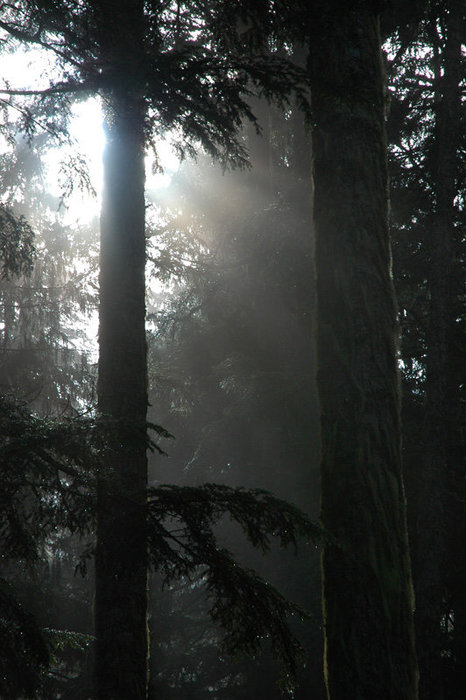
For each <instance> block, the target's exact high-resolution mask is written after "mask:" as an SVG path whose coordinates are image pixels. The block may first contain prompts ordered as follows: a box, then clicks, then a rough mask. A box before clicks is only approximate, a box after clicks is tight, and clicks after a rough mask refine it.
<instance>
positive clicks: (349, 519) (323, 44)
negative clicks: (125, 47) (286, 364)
mask: <svg viewBox="0 0 466 700" xmlns="http://www.w3.org/2000/svg"><path fill="white" fill-rule="evenodd" d="M378 25H379V22H378V16H377V12H376V9H374V3H371V2H362V1H361V2H354V1H353V2H350V3H346V4H344V6H342V4H341V3H338V2H325V3H316V4H315V9H314V16H313V17H312V19H311V33H312V37H311V56H310V69H311V78H312V107H313V120H314V131H313V158H314V178H315V199H314V220H315V227H316V271H317V296H318V305H317V309H318V311H317V316H318V319H317V323H318V327H317V352H318V375H317V380H318V390H319V399H320V407H321V431H322V460H321V478H322V507H321V514H322V521H323V524H324V525H325V527H326V528H327V529H328V530H329V531H330V532H331V533H332V534H333V535H334V537H335V538H336V540H337V543H336V544H329V545H327V546H326V547H325V549H324V552H323V559H322V567H323V611H324V629H325V674H326V684H327V693H328V697H329V698H331V699H332V700H348V698H352V699H353V700H374V699H375V698H380V697H383V698H384V700H404V699H406V700H408V699H409V700H413V699H414V698H416V697H417V665H416V657H415V650H414V630H413V619H412V618H413V606H414V603H413V595H412V584H411V573H410V558H409V549H408V539H407V530H406V516H405V497H404V489H403V481H402V472H401V451H400V390H399V380H398V372H397V347H396V339H397V323H396V305H395V299H394V291H393V284H392V279H391V272H390V246H389V235H388V196H387V169H386V143H385V133H384V102H385V99H384V75H383V66H382V61H381V52H380V36H379V26H378Z"/></svg>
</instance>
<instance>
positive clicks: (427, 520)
mask: <svg viewBox="0 0 466 700" xmlns="http://www.w3.org/2000/svg"><path fill="white" fill-rule="evenodd" d="M463 11H464V10H463V6H462V4H461V6H460V3H457V2H455V3H452V4H451V5H450V6H449V7H448V9H446V8H445V10H444V15H445V16H444V18H443V20H444V21H443V22H442V24H443V26H444V27H445V28H446V32H447V36H446V40H442V39H441V38H440V37H439V33H438V27H437V24H438V20H439V18H438V17H437V15H435V17H433V18H432V20H431V35H432V48H433V51H434V57H435V56H436V58H437V60H436V61H434V65H435V95H434V104H435V132H434V133H435V142H434V153H433V155H434V173H433V175H434V188H435V203H434V207H435V209H434V216H433V220H432V228H431V230H430V232H429V240H428V245H429V248H430V250H429V258H430V269H429V281H428V286H429V292H430V318H429V328H428V332H427V336H426V345H427V354H426V397H425V424H424V441H423V442H424V449H423V469H422V475H421V485H420V495H419V500H418V508H417V513H416V515H417V518H416V522H417V528H418V532H417V556H416V561H415V564H416V565H415V573H416V577H415V580H416V618H415V620H416V634H417V648H418V655H419V669H420V674H421V675H420V697H421V699H422V700H442V698H443V697H444V688H443V681H442V659H441V652H442V648H443V646H444V640H443V639H442V631H441V619H442V616H443V615H445V612H446V607H447V606H448V603H447V602H446V600H445V594H446V579H445V566H446V558H445V554H446V549H445V548H446V542H445V534H446V533H445V520H446V513H445V509H446V497H447V488H449V487H448V485H447V442H448V436H447V432H448V423H449V421H448V414H449V400H448V396H447V375H448V359H447V358H448V353H447V345H448V332H449V327H451V326H452V325H453V324H454V318H453V319H452V318H451V315H452V311H453V313H454V306H453V304H452V289H451V283H450V279H451V272H452V268H453V254H454V243H453V240H454V215H455V209H454V199H455V196H456V193H457V172H458V165H457V162H458V161H457V150H458V139H459V133H460V104H461V96H460V87H459V86H460V81H461V78H462V75H461V33H460V25H459V23H460V16H461V15H462V13H463ZM441 45H442V46H441ZM463 690H464V689H463Z"/></svg>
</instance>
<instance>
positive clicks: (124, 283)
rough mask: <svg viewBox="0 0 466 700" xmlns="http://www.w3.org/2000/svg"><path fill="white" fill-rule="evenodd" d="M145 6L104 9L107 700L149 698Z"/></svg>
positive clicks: (102, 516) (99, 659)
mask: <svg viewBox="0 0 466 700" xmlns="http://www.w3.org/2000/svg"><path fill="white" fill-rule="evenodd" d="M142 8H143V3H142V2H140V1H139V0H131V1H130V2H123V1H121V2H118V3H108V2H105V0H102V2H99V3H96V17H97V23H98V26H99V27H100V28H101V37H100V42H101V51H102V56H103V58H104V59H105V58H107V59H108V61H109V64H110V65H111V67H112V69H113V70H114V71H115V76H116V80H115V86H114V88H113V89H109V90H108V91H107V92H106V94H104V96H103V102H104V112H105V120H104V126H105V132H106V146H105V151H104V188H103V195H102V197H103V200H102V216H101V251H100V269H101V272H100V327H99V353H100V354H99V378H98V407H99V414H100V416H101V417H102V418H103V419H109V421H110V444H109V447H108V449H107V451H106V454H105V468H106V471H105V473H104V474H103V475H102V477H101V478H100V481H99V485H98V504H97V550H96V562H95V567H96V599H95V626H96V637H97V644H96V663H95V685H96V690H95V692H96V697H97V698H98V700H103V699H105V700H109V699H110V698H111V699H112V700H142V699H144V698H146V696H147V668H148V664H147V657H148V637H147V585H148V584H147V569H148V555H147V533H146V501H147V494H146V485H147V460H146V440H145V430H146V410H147V381H146V340H145V282H144V268H145V233H144V211H145V206H144V117H145V107H144V102H143V100H142V98H141V97H140V92H141V91H140V90H139V89H138V83H137V81H138V75H137V56H138V47H141V45H142V18H143V15H142Z"/></svg>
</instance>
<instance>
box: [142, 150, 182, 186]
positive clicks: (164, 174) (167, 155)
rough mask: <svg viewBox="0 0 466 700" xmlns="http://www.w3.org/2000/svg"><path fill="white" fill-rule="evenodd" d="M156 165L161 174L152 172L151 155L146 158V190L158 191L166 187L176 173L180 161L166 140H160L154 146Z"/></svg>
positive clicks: (152, 158)
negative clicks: (155, 149)
mask: <svg viewBox="0 0 466 700" xmlns="http://www.w3.org/2000/svg"><path fill="white" fill-rule="evenodd" d="M156 148H157V158H158V165H159V168H160V169H161V172H153V162H154V156H153V154H149V155H147V156H146V190H147V191H150V190H152V191H153V190H158V189H160V188H165V187H168V186H169V185H170V183H171V180H172V177H173V175H174V174H175V173H176V172H177V170H178V168H179V166H180V161H179V158H178V156H177V155H176V153H175V152H174V150H173V148H172V146H171V145H170V142H169V141H168V140H167V139H160V140H158V141H157V144H156Z"/></svg>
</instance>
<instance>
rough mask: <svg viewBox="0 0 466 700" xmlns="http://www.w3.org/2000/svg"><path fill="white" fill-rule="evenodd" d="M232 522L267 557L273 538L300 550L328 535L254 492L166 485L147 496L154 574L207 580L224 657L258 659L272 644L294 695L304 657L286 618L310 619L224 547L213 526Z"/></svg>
mask: <svg viewBox="0 0 466 700" xmlns="http://www.w3.org/2000/svg"><path fill="white" fill-rule="evenodd" d="M225 515H228V516H229V517H230V519H231V520H232V521H234V522H236V523H237V524H238V525H240V527H241V528H242V530H243V532H244V533H245V534H246V536H247V538H248V539H249V541H250V542H251V543H252V545H253V546H254V547H256V548H259V549H260V550H262V551H263V552H266V551H268V550H269V549H270V545H271V541H270V540H271V537H273V538H276V539H278V541H279V543H280V545H281V546H282V547H286V546H288V545H290V544H291V545H293V546H294V547H296V544H297V539H298V537H306V538H307V539H308V540H310V541H312V542H318V541H321V540H322V537H323V531H322V528H321V527H320V526H319V525H317V524H315V523H313V522H312V521H310V520H309V518H308V517H307V516H306V515H305V514H304V513H302V512H301V511H300V510H298V509H297V508H295V507H294V506H291V505H290V504H288V503H286V502H284V501H282V500H280V499H278V498H276V497H275V496H272V495H271V494H269V493H267V492H265V491H262V490H258V489H254V490H249V491H248V490H245V489H242V488H236V489H234V488H231V487H228V486H224V485H219V484H204V485H203V486H199V487H188V486H185V487H180V486H160V487H158V488H153V489H150V490H149V543H150V552H151V560H152V564H153V566H154V568H155V569H156V570H160V571H161V572H162V574H163V576H164V579H165V581H166V583H170V582H171V581H173V580H174V579H178V578H180V577H186V578H187V579H188V580H190V579H192V578H194V577H196V576H197V575H201V577H202V579H203V580H204V582H205V584H206V586H207V591H208V594H209V598H210V599H211V601H212V605H211V608H210V615H211V617H212V619H213V620H214V621H216V622H219V623H220V624H221V625H222V627H224V628H225V630H226V635H225V638H224V641H223V651H224V652H226V653H228V654H234V655H237V654H240V653H247V654H250V655H252V656H254V655H256V654H257V653H258V651H259V649H260V646H261V642H263V641H264V639H268V640H270V642H271V645H272V652H273V654H274V655H275V657H276V658H277V659H278V660H279V662H280V663H281V664H282V668H283V672H284V675H283V683H284V686H285V687H286V688H287V689H291V688H292V687H293V685H294V682H295V678H296V671H297V667H298V663H299V660H300V658H301V655H302V653H303V649H302V647H301V646H300V644H299V642H298V640H297V638H296V637H295V636H294V634H293V633H292V632H291V631H290V628H289V625H288V621H287V618H288V616H290V615H297V616H299V617H300V618H303V617H305V616H306V614H305V613H304V611H303V610H302V609H301V608H300V607H299V606H297V605H295V604H293V603H291V602H289V601H288V600H286V599H285V598H284V597H283V596H282V595H281V594H280V593H279V592H278V591H277V590H276V589H275V588H274V587H273V586H271V585H270V584H269V583H267V582H265V581H264V580H263V579H262V578H261V577H259V576H258V575H257V574H256V573H255V572H253V571H251V570H250V569H248V568H246V567H242V566H241V565H240V564H238V562H237V561H235V559H234V558H233V557H232V555H231V554H230V552H228V551H227V550H226V549H224V548H222V547H221V546H220V545H219V543H218V540H217V537H216V535H215V526H216V525H218V524H219V522H220V520H221V519H222V518H223V517H224V516H225Z"/></svg>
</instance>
